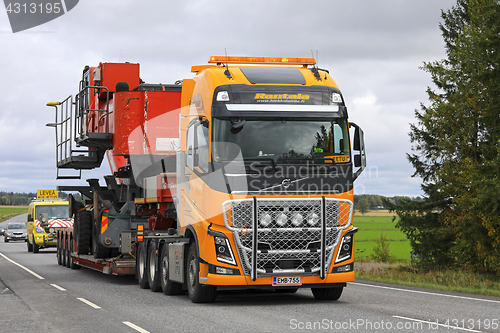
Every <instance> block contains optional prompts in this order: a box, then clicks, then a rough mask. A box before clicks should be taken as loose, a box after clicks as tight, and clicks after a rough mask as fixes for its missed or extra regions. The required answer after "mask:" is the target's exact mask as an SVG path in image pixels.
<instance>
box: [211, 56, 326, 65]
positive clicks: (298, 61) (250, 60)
mask: <svg viewBox="0 0 500 333" xmlns="http://www.w3.org/2000/svg"><path fill="white" fill-rule="evenodd" d="M208 63H209V64H219V63H222V64H226V63H227V64H261V65H270V64H283V65H315V64H316V59H314V58H282V57H226V56H212V57H210V59H208Z"/></svg>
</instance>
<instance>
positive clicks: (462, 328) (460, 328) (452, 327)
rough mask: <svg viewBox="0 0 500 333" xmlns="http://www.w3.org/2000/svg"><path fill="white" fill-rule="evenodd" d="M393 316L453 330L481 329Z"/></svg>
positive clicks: (469, 330) (468, 330)
mask: <svg viewBox="0 0 500 333" xmlns="http://www.w3.org/2000/svg"><path fill="white" fill-rule="evenodd" d="M393 317H394V318H401V319H405V320H412V321H418V322H421V323H426V324H429V327H435V326H442V327H445V328H448V329H450V328H451V329H454V330H462V331H467V332H479V333H481V331H475V330H471V329H468V328H465V327H458V326H450V325H445V324H438V323H435V322H432V321H426V320H420V319H414V318H408V317H401V316H393Z"/></svg>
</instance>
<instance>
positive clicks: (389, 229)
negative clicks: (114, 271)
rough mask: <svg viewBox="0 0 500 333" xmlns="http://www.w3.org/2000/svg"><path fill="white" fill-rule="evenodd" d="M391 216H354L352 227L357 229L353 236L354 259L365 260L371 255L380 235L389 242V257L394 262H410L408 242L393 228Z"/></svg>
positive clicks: (401, 233) (403, 235)
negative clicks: (390, 256)
mask: <svg viewBox="0 0 500 333" xmlns="http://www.w3.org/2000/svg"><path fill="white" fill-rule="evenodd" d="M395 224H396V222H392V216H354V220H353V226H355V227H357V228H358V229H359V231H358V233H357V234H356V236H355V238H354V239H355V245H354V248H355V258H356V260H358V261H361V260H366V259H367V258H369V257H370V255H371V254H373V248H374V247H375V246H376V242H377V240H378V239H379V238H380V235H382V234H384V235H385V237H386V238H387V241H388V242H389V248H390V251H391V255H392V257H393V259H394V260H396V261H410V251H411V250H412V249H411V246H410V241H409V240H408V239H407V238H406V236H405V234H404V233H403V232H401V231H400V230H399V229H396V228H395Z"/></svg>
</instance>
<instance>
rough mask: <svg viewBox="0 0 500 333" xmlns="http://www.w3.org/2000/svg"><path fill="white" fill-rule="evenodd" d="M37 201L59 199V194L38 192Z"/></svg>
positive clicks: (55, 191)
mask: <svg viewBox="0 0 500 333" xmlns="http://www.w3.org/2000/svg"><path fill="white" fill-rule="evenodd" d="M36 197H37V199H57V198H59V193H58V192H57V190H37V191H36Z"/></svg>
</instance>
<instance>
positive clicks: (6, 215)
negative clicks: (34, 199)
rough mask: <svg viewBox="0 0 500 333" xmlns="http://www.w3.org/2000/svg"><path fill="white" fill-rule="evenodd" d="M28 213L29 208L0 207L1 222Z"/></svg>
mask: <svg viewBox="0 0 500 333" xmlns="http://www.w3.org/2000/svg"><path fill="white" fill-rule="evenodd" d="M26 212H28V207H19V206H17V207H12V206H0V222H3V221H5V220H7V219H10V218H11V217H13V216H16V215H19V214H23V213H26Z"/></svg>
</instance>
